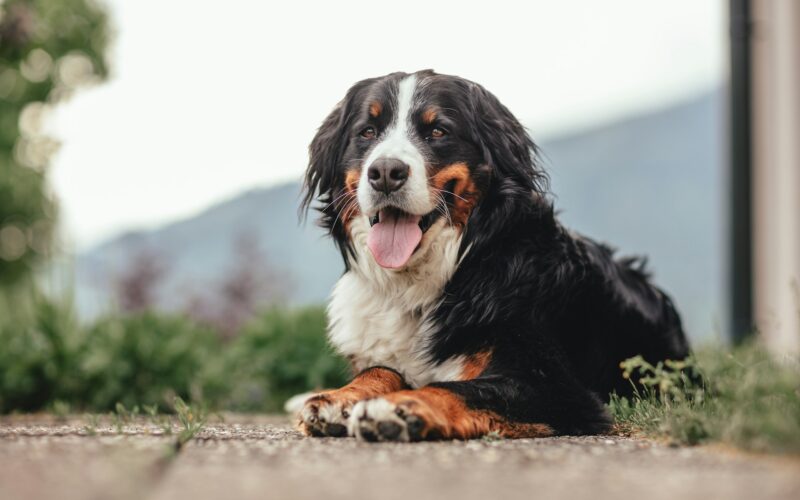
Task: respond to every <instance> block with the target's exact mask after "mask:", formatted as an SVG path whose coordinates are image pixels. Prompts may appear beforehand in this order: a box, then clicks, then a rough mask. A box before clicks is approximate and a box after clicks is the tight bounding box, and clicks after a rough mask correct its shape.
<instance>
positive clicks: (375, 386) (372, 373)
mask: <svg viewBox="0 0 800 500" xmlns="http://www.w3.org/2000/svg"><path fill="white" fill-rule="evenodd" d="M404 385H405V383H404V382H403V379H402V377H400V375H398V374H397V373H395V372H393V371H392V370H387V369H385V368H372V369H369V370H367V371H365V372H362V373H360V374H358V375H356V377H355V378H354V379H353V380H352V381H351V382H350V383H349V384H347V385H346V386H344V387H342V388H340V389H333V390H330V391H325V392H322V393H320V394H317V395H316V396H314V397H313V398H311V399H309V402H311V401H315V400H320V401H333V400H340V401H348V402H356V401H361V400H362V399H367V398H374V397H376V396H381V395H383V394H388V393H390V392H395V391H399V390H401V389H402V388H403V387H404Z"/></svg>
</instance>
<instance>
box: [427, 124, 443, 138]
mask: <svg viewBox="0 0 800 500" xmlns="http://www.w3.org/2000/svg"><path fill="white" fill-rule="evenodd" d="M445 135H447V132H445V130H444V129H442V128H439V127H436V128H434V129H433V130H431V133H430V135H428V137H427V139H428V140H431V139H441V138H442V137H444V136H445Z"/></svg>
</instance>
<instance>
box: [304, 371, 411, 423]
mask: <svg viewBox="0 0 800 500" xmlns="http://www.w3.org/2000/svg"><path fill="white" fill-rule="evenodd" d="M407 387H408V386H407V384H406V383H405V381H404V380H403V377H402V376H401V375H400V374H399V373H398V372H396V371H394V370H392V369H390V368H384V367H379V366H376V367H372V368H367V369H366V370H364V371H362V372H361V373H359V374H358V375H356V376H355V378H354V379H353V381H352V382H350V383H349V384H347V385H346V386H344V387H342V388H341V389H334V390H331V391H324V392H321V393H319V394H316V395H314V396H312V397H311V398H309V399H308V400H307V401H306V402H305V405H304V406H303V409H302V410H301V412H300V429H301V430H302V431H303V432H304V433H305V434H306V435H308V436H316V437H322V436H330V437H344V436H347V422H348V419H349V417H350V413H351V409H352V407H353V405H354V404H356V403H357V402H358V401H361V400H363V399H369V398H375V397H377V396H382V395H384V394H389V393H391V392H396V391H400V390H403V389H405V388H407Z"/></svg>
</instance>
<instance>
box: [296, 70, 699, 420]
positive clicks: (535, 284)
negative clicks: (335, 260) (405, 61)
mask: <svg viewBox="0 0 800 500" xmlns="http://www.w3.org/2000/svg"><path fill="white" fill-rule="evenodd" d="M417 75H418V78H419V79H420V81H421V82H422V83H421V84H420V87H419V92H420V93H422V94H423V95H422V96H421V97H420V99H421V100H422V101H430V102H435V103H436V104H437V105H438V106H440V107H441V108H442V109H447V110H449V113H448V114H447V116H446V117H445V119H446V120H449V122H448V123H447V124H448V126H449V127H450V128H451V130H452V134H451V135H452V136H453V137H452V138H451V139H449V141H448V142H445V143H443V144H438V145H436V146H429V147H427V146H426V147H427V148H428V149H425V151H426V160H427V161H428V162H429V163H430V164H431V168H432V169H435V168H436V167H437V166H439V165H446V164H448V163H452V162H453V161H463V162H466V163H467V165H468V166H469V169H470V174H471V176H472V179H473V180H474V181H475V182H476V185H478V186H479V188H480V191H481V196H480V202H479V203H478V204H477V206H475V208H474V209H473V210H472V212H471V214H470V216H469V219H468V222H467V224H466V226H465V228H464V233H463V238H462V246H461V252H462V254H464V258H463V260H462V261H461V263H460V265H459V266H458V269H457V270H456V272H455V274H454V275H453V277H452V279H451V280H450V281H449V282H448V283H447V285H446V286H445V289H444V291H443V294H442V297H443V300H442V303H441V305H440V306H439V307H438V309H437V310H436V312H435V319H436V323H437V325H438V326H439V330H438V333H437V334H436V335H435V336H434V337H433V338H432V340H431V344H430V345H429V346H428V349H429V353H430V355H431V356H432V358H433V359H434V360H436V362H443V361H445V360H447V359H448V358H451V357H453V356H457V355H468V354H474V353H478V352H482V351H486V350H491V352H492V355H491V361H490V363H489V365H488V367H487V369H486V370H485V371H484V372H483V374H482V375H481V376H480V377H478V378H477V379H475V380H470V381H464V382H442V383H437V384H435V385H437V386H440V387H446V388H448V389H450V390H452V391H454V392H456V393H458V394H460V395H462V396H463V397H464V398H465V400H466V401H467V403H468V405H470V406H471V407H474V408H480V409H488V410H492V411H495V412H497V413H498V414H500V415H502V416H504V417H507V418H509V419H511V420H513V421H518V422H536V423H546V424H548V425H550V426H551V427H553V428H554V429H556V431H558V432H561V433H576V434H582V433H597V432H602V431H604V430H605V429H607V427H608V425H609V419H608V416H607V414H606V412H605V409H604V406H603V404H602V401H604V400H607V398H608V395H609V393H611V392H613V391H616V392H617V393H619V394H629V393H630V392H631V384H630V382H629V381H627V380H625V379H623V378H622V376H621V370H620V368H619V363H620V361H622V360H624V359H626V358H628V357H631V356H634V355H636V354H641V355H643V356H644V357H645V358H646V359H647V360H649V361H650V362H657V361H659V360H664V359H680V358H684V357H686V356H687V355H688V354H689V347H688V344H687V341H686V338H685V336H684V333H683V330H682V327H681V322H680V318H679V316H678V313H677V312H676V310H675V308H674V306H673V304H672V302H671V300H670V299H669V297H667V295H666V294H665V293H664V292H663V291H661V290H659V289H658V288H656V287H655V286H654V285H653V284H652V283H651V282H650V280H649V277H648V275H647V273H646V272H645V271H644V269H643V264H642V262H641V261H639V260H636V259H630V258H628V259H617V258H615V257H614V254H613V251H612V250H611V249H610V248H609V247H607V246H605V245H602V244H599V243H596V242H594V241H591V240H589V239H588V238H584V237H582V236H579V235H576V234H574V233H572V232H570V231H568V230H566V229H564V228H563V227H562V226H561V225H560V224H559V223H558V221H557V220H556V218H555V216H554V211H553V207H552V203H551V202H550V201H549V199H548V196H547V177H546V175H545V174H544V172H543V170H542V168H541V167H540V164H539V162H538V160H537V149H536V146H535V145H534V143H533V141H532V140H531V139H530V137H529V136H528V134H527V133H526V131H525V130H524V128H523V127H522V126H521V125H520V123H519V122H518V121H517V120H516V118H514V116H513V115H512V114H511V113H510V112H509V111H508V109H506V108H505V106H503V105H502V104H501V103H500V102H499V101H498V100H497V98H495V97H494V96H493V95H492V94H490V93H489V92H487V91H486V90H485V89H483V87H481V86H479V85H477V84H475V83H472V82H469V81H467V80H464V79H461V78H458V77H452V76H446V75H438V74H435V73H433V72H431V71H424V72H420V73H418V74H417ZM403 76H405V74H402V73H398V74H392V75H388V76H386V77H383V78H376V79H370V80H364V81H362V82H359V83H357V84H356V85H355V86H354V87H353V88H352V89H351V90H350V91H349V92H348V93H347V96H346V97H345V99H344V100H343V101H342V102H341V103H340V104H339V106H338V107H337V108H336V109H335V110H334V111H333V112H332V113H331V114H330V115H329V116H328V118H327V119H326V120H325V122H324V123H323V125H322V127H321V128H320V130H319V133H318V134H317V136H316V137H315V138H314V141H313V143H312V144H311V147H310V153H311V161H310V166H309V169H308V173H307V175H306V188H307V194H306V198H305V203H304V206H305V207H308V205H309V204H311V202H312V201H313V200H314V199H315V198H316V197H317V196H318V199H319V201H321V203H322V205H323V207H322V208H321V211H322V220H321V222H322V225H323V226H324V227H326V228H327V229H328V230H329V231H330V232H331V234H332V236H333V237H334V240H335V241H336V242H337V244H338V246H339V248H340V249H341V250H342V252H343V255H346V254H347V253H348V252H349V251H350V250H351V249H350V247H349V245H350V242H349V240H348V238H347V234H346V232H345V231H344V229H343V225H342V224H337V223H336V220H337V217H338V216H339V215H340V210H341V209H342V207H341V205H340V204H337V203H336V198H337V197H338V196H340V195H341V193H342V189H343V179H344V175H345V171H346V169H347V168H348V166H352V165H354V164H357V163H358V162H359V161H361V160H362V159H363V157H364V155H365V152H366V148H367V146H366V145H363V144H359V143H358V140H357V139H356V137H357V129H359V127H363V126H364V124H365V123H368V122H369V118H368V115H367V113H366V111H365V109H366V108H365V107H366V106H367V105H368V102H369V100H370V99H373V98H375V97H376V96H381V95H383V94H386V93H391V92H392V91H393V89H396V86H397V81H398V80H399V79H401V78H402V77H403ZM395 91H396V90H395ZM389 101H390V100H388V101H387V102H389ZM391 111H392V110H390V109H389V110H386V112H385V115H384V117H383V119H386V116H390V114H391ZM365 117H367V119H366V120H365ZM376 126H380V124H377V125H376ZM437 148H438V149H437ZM598 209H602V207H598ZM467 249H468V251H466V250H467ZM465 251H466V253H464V252H465ZM350 253H351V256H352V257H353V258H354V255H352V252H350Z"/></svg>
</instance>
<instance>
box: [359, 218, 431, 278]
mask: <svg viewBox="0 0 800 500" xmlns="http://www.w3.org/2000/svg"><path fill="white" fill-rule="evenodd" d="M379 220H380V222H378V223H377V224H375V225H374V226H372V228H371V229H370V231H369V236H367V246H368V247H369V250H370V252H372V256H373V257H375V260H376V261H377V262H378V264H379V265H380V266H381V267H388V268H389V269H397V268H399V267H403V266H404V265H406V262H408V259H410V258H411V254H412V253H414V250H415V249H416V248H417V245H419V242H420V240H421V239H422V229H420V228H419V221H420V216H419V215H401V216H399V217H398V215H397V214H396V213H395V212H393V211H392V212H386V211H384V210H381V213H380V217H379Z"/></svg>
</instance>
